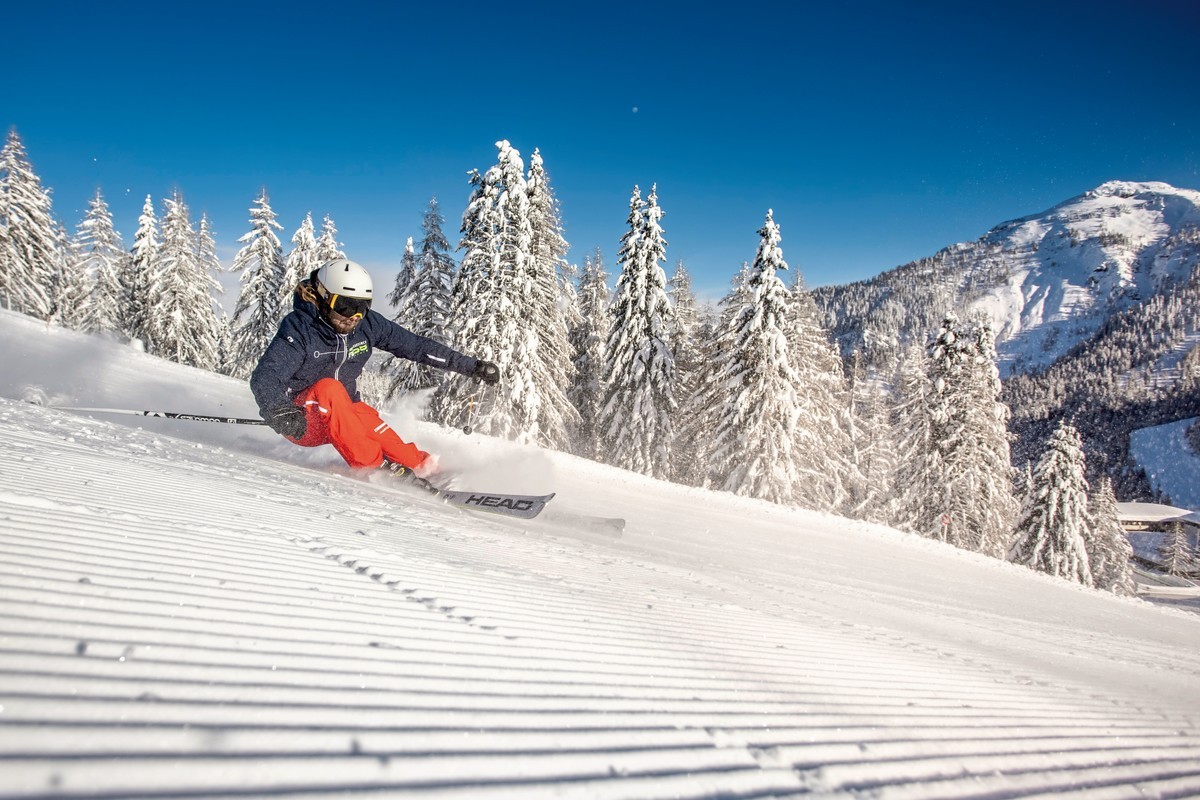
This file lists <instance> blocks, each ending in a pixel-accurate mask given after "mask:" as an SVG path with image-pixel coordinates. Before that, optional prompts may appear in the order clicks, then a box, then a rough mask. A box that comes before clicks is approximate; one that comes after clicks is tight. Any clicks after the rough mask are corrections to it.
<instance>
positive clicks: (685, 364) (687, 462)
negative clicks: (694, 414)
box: [667, 259, 708, 486]
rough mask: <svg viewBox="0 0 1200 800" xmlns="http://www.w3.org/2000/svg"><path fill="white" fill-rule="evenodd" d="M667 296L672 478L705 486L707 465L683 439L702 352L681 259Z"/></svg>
mask: <svg viewBox="0 0 1200 800" xmlns="http://www.w3.org/2000/svg"><path fill="white" fill-rule="evenodd" d="M667 296H668V297H669V298H670V300H671V307H672V309H674V312H675V329H674V330H673V331H672V332H671V349H672V354H671V355H672V357H673V358H674V359H675V387H676V388H675V397H676V398H678V400H679V409H680V410H679V412H678V417H677V418H676V422H675V441H674V446H673V451H674V459H675V463H674V465H673V467H672V474H673V475H674V476H675V480H676V481H677V482H679V483H686V484H689V485H692V486H700V485H702V484H703V482H704V475H705V473H706V472H707V468H708V461H707V459H706V458H705V457H703V456H701V454H700V450H701V449H702V448H699V447H697V446H696V442H695V441H694V440H693V439H690V438H687V437H684V436H682V435H681V432H682V431H683V430H684V429H685V428H686V425H687V419H686V408H687V402H686V401H687V399H688V398H690V397H692V395H694V394H695V393H696V390H697V388H698V387H699V385H700V377H701V370H702V369H704V367H705V363H704V355H703V352H702V348H701V341H700V338H699V335H700V312H699V309H698V307H697V305H696V295H695V293H694V292H693V291H692V276H691V274H690V273H689V272H688V270H687V267H686V266H684V263H683V260H682V259H680V260H679V261H677V262H676V264H675V272H674V273H672V275H671V278H670V280H668V281H667Z"/></svg>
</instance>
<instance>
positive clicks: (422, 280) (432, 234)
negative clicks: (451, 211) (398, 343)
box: [384, 197, 455, 400]
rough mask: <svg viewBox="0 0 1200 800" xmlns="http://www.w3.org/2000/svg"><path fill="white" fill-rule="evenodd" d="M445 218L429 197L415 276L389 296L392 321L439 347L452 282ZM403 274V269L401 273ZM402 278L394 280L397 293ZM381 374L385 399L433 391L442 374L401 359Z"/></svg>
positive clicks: (444, 341) (445, 340) (444, 332)
mask: <svg viewBox="0 0 1200 800" xmlns="http://www.w3.org/2000/svg"><path fill="white" fill-rule="evenodd" d="M443 224H445V219H444V218H443V217H442V213H441V210H440V208H439V206H438V202H437V198H436V197H435V198H430V200H429V207H428V208H427V209H426V210H425V216H424V217H423V219H422V220H421V230H422V232H423V234H424V236H423V237H422V239H421V254H420V257H419V261H418V262H417V265H416V274H415V275H414V276H413V278H412V280H411V281H409V282H408V283H407V285H406V286H405V288H404V291H403V292H402V293H401V294H400V295H399V297H395V296H393V297H392V298H391V300H392V303H393V304H395V306H396V316H395V317H394V319H395V321H396V322H397V323H399V324H400V325H403V326H404V327H405V328H408V329H409V330H410V331H412V332H413V333H415V334H417V335H419V336H428V337H429V338H430V339H433V340H434V341H438V342H441V343H442V344H449V343H450V333H449V331H448V330H447V328H448V325H449V321H450V289H451V287H452V286H453V283H454V268H455V264H454V259H452V258H451V257H450V254H449V251H450V243H449V242H447V241H446V235H445V234H444V233H443V232H442V225H443ZM402 272H403V270H402ZM402 279H403V275H401V276H399V277H397V290H399V288H400V282H401V280H402ZM384 371H385V373H386V374H388V375H390V376H391V377H390V380H389V382H388V384H387V386H386V387H385V388H386V392H385V396H386V398H387V399H389V400H390V399H392V398H393V397H395V396H396V395H398V394H400V393H402V392H407V391H414V390H418V389H428V388H433V387H436V386H438V385H440V384H441V382H442V381H443V380H444V379H445V377H446V373H445V372H444V371H443V370H435V369H431V368H430V367H427V366H423V365H420V364H415V363H413V362H411V361H406V360H403V359H392V360H389V361H387V362H385V365H384Z"/></svg>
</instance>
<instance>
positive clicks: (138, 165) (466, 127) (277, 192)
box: [0, 0, 1200, 297]
mask: <svg viewBox="0 0 1200 800" xmlns="http://www.w3.org/2000/svg"><path fill="white" fill-rule="evenodd" d="M410 5H411V4H407V3H400V2H395V3H391V2H356V1H355V0H345V1H344V2H337V3H311V2H307V1H306V0H305V1H301V0H291V1H289V2H258V3H242V2H239V3H229V2H224V0H214V1H213V2H207V3H202V4H193V3H187V4H184V3H128V2H105V3H83V2H53V0H50V1H49V2H46V3H43V4H34V3H20V4H17V5H16V6H14V7H12V8H9V9H7V10H6V11H5V20H4V33H5V35H4V41H5V52H4V56H3V60H4V62H5V63H6V65H7V69H6V71H7V77H6V79H5V81H4V89H3V93H2V94H0V125H3V126H4V128H5V129H8V128H11V127H15V128H16V129H17V131H18V132H19V133H20V135H21V137H22V139H23V140H24V142H25V145H26V147H27V149H28V151H29V155H30V159H31V161H32V162H33V165H34V168H35V170H36V171H37V172H38V174H39V175H40V176H41V177H42V180H43V181H44V182H45V183H46V184H47V185H48V186H50V187H51V188H52V189H53V191H54V203H55V211H56V213H57V215H58V216H59V217H60V219H62V220H63V222H64V223H66V224H67V226H68V227H69V228H70V229H71V230H74V227H75V225H76V224H77V223H78V221H79V219H80V218H81V217H82V214H83V211H84V210H85V209H86V203H87V200H88V198H89V197H90V196H91V194H92V193H93V192H94V191H95V189H96V188H97V187H99V188H100V189H101V190H102V191H103V193H104V194H105V196H106V197H107V199H108V200H109V203H110V204H111V205H112V207H113V210H114V214H115V217H116V222H117V226H118V229H119V230H120V231H121V233H122V234H123V236H124V237H125V240H126V243H127V244H128V243H130V242H131V240H132V236H133V232H134V230H135V228H136V218H137V214H138V212H139V211H140V208H141V203H142V200H143V199H144V197H145V196H146V195H147V194H151V195H153V196H154V198H155V201H156V203H158V204H159V209H161V203H160V202H159V201H160V200H161V198H163V197H165V196H167V195H168V194H169V193H170V192H171V190H172V189H173V188H174V187H178V188H179V189H181V190H182V192H183V194H184V197H185V199H186V201H187V202H188V204H189V206H190V207H191V208H192V210H193V214H194V218H196V219H198V217H199V213H200V211H202V210H203V211H207V212H208V213H209V215H210V217H211V218H212V219H213V221H214V224H215V228H216V233H217V238H218V244H219V245H220V246H221V248H222V251H223V255H224V256H225V258H226V259H228V258H230V257H231V256H232V254H233V252H235V250H236V248H237V246H238V245H237V243H236V240H237V238H238V237H239V236H241V235H242V234H243V233H245V232H246V231H247V230H248V228H249V223H248V217H249V214H248V209H249V207H250V206H251V204H252V202H253V200H254V198H255V197H256V195H257V193H258V191H259V188H260V187H264V186H265V187H266V189H267V191H268V193H269V195H270V197H271V202H272V206H273V207H274V209H275V210H276V212H277V213H278V214H279V217H280V222H281V223H282V224H283V225H284V228H285V230H284V232H283V236H284V237H290V236H291V234H292V233H293V232H294V230H295V229H296V227H297V225H298V224H299V222H300V221H301V219H302V218H303V215H304V213H305V212H307V211H312V212H313V214H314V217H315V218H316V219H317V220H319V219H320V217H321V216H323V215H324V214H330V215H331V216H332V217H333V218H334V220H335V222H336V223H337V225H338V227H339V230H340V237H339V238H340V239H341V240H342V241H343V242H344V243H345V249H346V252H347V255H348V256H350V257H351V258H354V259H356V260H359V261H361V262H363V263H364V264H365V265H367V266H368V267H370V268H371V269H372V270H373V271H375V272H376V281H377V282H379V281H380V280H386V281H388V282H390V281H391V279H392V278H393V277H394V274H395V269H396V266H397V264H398V261H399V257H400V254H401V252H402V249H403V245H404V241H405V239H406V238H407V237H408V236H414V237H416V238H418V239H419V237H420V219H421V214H422V212H423V211H424V208H425V205H426V203H427V201H428V199H429V198H430V197H431V196H434V195H436V196H437V197H438V199H439V200H440V202H441V203H442V206H443V211H444V213H445V215H446V218H447V225H446V233H447V236H448V238H450V239H451V241H452V243H456V242H457V238H458V237H457V230H458V222H459V220H460V218H461V215H462V211H463V208H464V206H465V203H466V199H467V196H468V194H469V187H468V186H467V184H466V177H465V173H466V172H467V171H468V170H469V169H472V168H478V169H481V170H483V169H486V168H487V167H489V166H490V165H491V164H493V163H494V162H495V154H496V150H495V147H494V143H495V142H496V141H497V140H498V139H502V138H504V139H508V140H509V141H511V142H512V144H513V146H514V147H516V148H517V149H518V150H519V151H521V153H522V155H523V156H525V157H526V163H528V156H529V155H530V154H531V153H532V152H533V150H534V148H540V149H541V152H542V154H543V157H544V159H545V163H546V167H547V169H548V170H549V172H550V176H551V181H552V184H553V186H554V188H555V191H556V193H557V195H558V197H559V200H560V201H561V204H562V210H563V217H564V221H565V225H566V234H567V238H568V240H569V241H570V243H571V245H572V252H571V254H570V256H571V259H572V260H573V261H576V262H579V263H582V260H583V257H584V255H585V254H587V253H590V252H592V251H593V250H594V249H595V248H596V247H597V246H598V247H600V248H601V249H602V251H603V253H604V255H605V259H606V263H607V265H608V267H609V269H610V271H611V270H613V269H615V261H616V250H617V244H618V241H619V239H620V236H621V234H622V232H623V230H624V225H625V217H626V214H627V212H628V201H629V195H630V192H631V190H632V188H633V186H634V185H635V184H638V185H641V186H642V187H643V191H644V192H645V191H646V190H648V189H649V187H650V185H651V184H653V183H657V184H658V192H659V197H660V203H661V205H662V207H663V209H664V210H665V212H666V215H665V217H664V218H663V221H662V223H663V227H664V229H665V231H666V238H667V241H668V243H669V247H668V259H669V264H668V265H667V266H668V270H670V269H672V268H673V267H674V264H675V262H676V261H677V260H679V259H683V260H684V262H685V263H686V264H687V266H688V268H689V269H690V270H691V272H692V273H693V275H694V280H695V284H696V288H697V290H698V291H699V292H700V293H701V294H702V295H705V296H708V297H716V296H719V295H720V294H722V293H723V292H724V290H725V288H726V287H727V285H728V281H729V279H730V277H731V276H732V275H733V274H735V272H736V271H737V269H738V267H739V266H740V264H741V262H742V261H744V260H750V259H752V258H753V256H754V253H755V248H756V246H757V240H758V237H757V234H756V231H757V229H758V228H759V227H760V226H761V224H762V222H763V218H764V216H765V214H766V211H767V209H768V208H773V209H774V210H775V218H776V221H777V222H779V224H780V226H781V229H782V234H783V249H784V256H785V258H786V259H787V260H788V261H789V262H790V263H791V264H792V266H793V267H798V268H799V269H800V270H801V272H802V273H803V275H804V277H805V279H806V282H807V283H808V284H809V285H812V286H817V285H823V284H829V283H843V282H847V281H851V280H858V279H861V278H865V277H869V276H871V275H875V274H878V273H879V272H882V271H884V270H887V269H890V268H892V267H894V266H896V265H899V264H902V263H905V262H907V261H910V260H912V259H915V258H919V257H922V256H927V255H932V254H933V253H934V252H936V251H937V250H938V249H940V248H941V247H943V246H945V245H948V244H951V243H954V242H958V241H967V240H971V239H975V238H977V237H978V236H980V235H982V234H983V233H984V232H985V231H986V230H987V229H988V228H990V227H992V226H993V225H995V224H998V223H1000V222H1003V221H1006V220H1008V219H1011V218H1014V217H1019V216H1024V215H1026V214H1031V213H1035V212H1039V211H1042V210H1045V209H1046V208H1049V207H1051V206H1053V205H1055V204H1057V203H1059V202H1061V201H1063V200H1066V199H1068V198H1070V197H1073V196H1074V195H1077V194H1079V193H1081V192H1083V191H1086V190H1087V189H1090V188H1093V187H1095V186H1097V185H1099V184H1100V183H1103V182H1104V181H1106V180H1110V179H1124V180H1160V181H1165V182H1167V183H1171V184H1174V185H1176V186H1182V187H1186V188H1193V189H1197V188H1200V145H1198V142H1200V82H1198V76H1200V46H1197V44H1196V42H1197V38H1196V37H1197V33H1198V32H1200V3H1196V2H1194V0H1172V1H1164V0H1143V2H1138V3H1134V2H1129V1H1126V2H1108V1H1107V0H1099V1H1096V0H1089V2H1072V3H1055V2H1051V1H1050V0H1043V1H1042V2H1026V0H1016V1H1015V2H1004V3H997V4H980V3H966V2H937V3H933V2H930V3H900V2H852V3H846V4H821V5H815V4H810V3H803V2H755V3H726V4H717V5H716V6H715V7H713V8H710V9H702V8H701V7H700V4H698V3H696V2H680V3H675V2H653V0H641V2H630V3H626V2H619V3H618V2H604V3H591V4H586V5H585V4H580V3H568V2H555V3H541V2H525V3H516V4H512V3H486V4H484V3H479V4H476V3H471V2H460V3H434V2H429V3H426V4H424V5H425V7H424V8H415V7H410ZM835 5H836V6H838V8H834V7H833V6H835ZM35 6H36V7H35ZM842 6H844V7H842ZM16 65H20V67H21V68H20V69H19V70H18V69H17V68H16ZM160 213H161V212H160Z"/></svg>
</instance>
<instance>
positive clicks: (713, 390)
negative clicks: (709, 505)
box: [676, 261, 751, 486]
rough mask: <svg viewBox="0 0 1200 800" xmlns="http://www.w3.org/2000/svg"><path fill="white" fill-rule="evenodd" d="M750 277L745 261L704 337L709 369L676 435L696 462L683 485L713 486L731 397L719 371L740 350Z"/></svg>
mask: <svg viewBox="0 0 1200 800" xmlns="http://www.w3.org/2000/svg"><path fill="white" fill-rule="evenodd" d="M750 276H751V272H750V262H748V261H744V262H742V266H741V269H740V270H739V271H738V273H737V275H735V276H734V277H733V279H732V280H731V281H730V290H729V292H727V293H726V295H725V296H724V297H723V298H721V300H720V302H719V303H718V304H717V305H718V308H719V313H717V315H716V318H715V319H712V320H710V322H709V324H708V325H707V326H706V331H705V333H704V334H703V335H702V336H701V337H700V341H699V348H700V358H701V360H702V361H703V363H704V364H705V365H707V368H706V369H704V370H703V371H702V372H701V373H700V374H699V375H698V376H697V380H696V386H695V388H694V389H693V390H692V392H691V394H690V395H689V396H687V397H685V398H684V402H683V403H682V412H681V413H680V415H679V418H680V420H681V421H682V425H681V428H680V429H679V430H678V432H677V433H676V445H677V446H679V447H682V448H683V450H684V452H686V453H688V454H689V457H690V458H691V459H692V460H693V462H694V468H693V469H692V470H690V471H685V472H684V473H683V474H682V475H678V476H676V479H677V480H679V481H680V482H682V483H687V484H690V485H693V486H711V484H710V477H711V475H712V473H713V472H714V470H712V469H710V468H709V464H710V462H711V461H712V450H713V441H712V432H713V431H714V430H716V428H717V425H718V424H719V423H720V419H721V414H722V413H723V411H724V408H725V403H726V398H727V395H728V387H727V386H726V383H725V378H724V374H723V373H722V372H721V371H720V370H718V369H716V365H717V364H720V363H723V362H724V360H725V358H726V354H728V353H731V352H733V350H734V349H735V347H736V341H737V325H736V320H737V319H738V317H739V316H740V314H741V313H742V309H743V308H745V307H746V306H748V305H749V304H750V300H751V295H750ZM685 469H686V465H685ZM715 471H717V472H719V471H720V470H715Z"/></svg>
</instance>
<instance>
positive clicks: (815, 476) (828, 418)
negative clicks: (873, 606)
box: [787, 270, 855, 511]
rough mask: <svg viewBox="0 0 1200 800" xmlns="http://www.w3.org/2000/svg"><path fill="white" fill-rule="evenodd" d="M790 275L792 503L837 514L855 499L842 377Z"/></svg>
mask: <svg viewBox="0 0 1200 800" xmlns="http://www.w3.org/2000/svg"><path fill="white" fill-rule="evenodd" d="M794 274H795V282H794V284H793V286H792V290H791V302H790V305H789V308H790V315H789V318H788V319H789V322H790V326H789V327H788V329H787V338H788V351H789V354H790V356H791V358H792V369H793V371H794V373H795V375H796V380H797V383H796V394H797V404H798V407H799V408H800V416H799V418H798V419H797V422H796V429H795V437H794V439H795V440H794V443H793V450H794V452H795V463H796V469H797V470H798V473H799V483H798V485H797V495H796V502H798V503H800V504H801V505H804V506H806V507H808V508H812V509H817V510H821V511H841V510H844V509H846V508H847V506H848V505H849V504H850V503H851V502H852V498H853V497H854V495H855V490H854V488H853V483H854V476H853V467H852V464H851V460H850V459H851V444H850V436H849V432H848V422H847V419H846V414H847V409H848V407H849V401H848V399H847V396H846V382H845V374H844V371H843V366H842V359H841V356H839V355H838V351H837V348H835V347H834V346H833V344H832V343H831V342H830V340H829V334H828V332H826V330H825V328H824V326H823V324H822V321H821V314H820V311H819V310H818V309H817V306H816V303H815V302H814V301H813V299H812V295H811V294H810V293H809V292H807V291H806V290H805V289H804V283H803V278H802V276H801V274H800V272H799V270H796V271H795V273H794Z"/></svg>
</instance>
